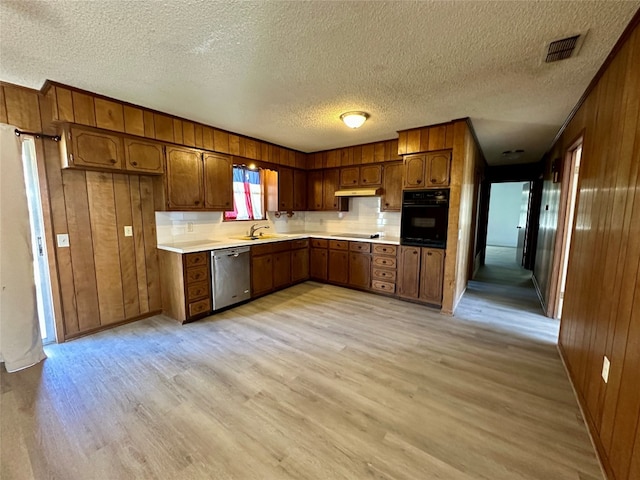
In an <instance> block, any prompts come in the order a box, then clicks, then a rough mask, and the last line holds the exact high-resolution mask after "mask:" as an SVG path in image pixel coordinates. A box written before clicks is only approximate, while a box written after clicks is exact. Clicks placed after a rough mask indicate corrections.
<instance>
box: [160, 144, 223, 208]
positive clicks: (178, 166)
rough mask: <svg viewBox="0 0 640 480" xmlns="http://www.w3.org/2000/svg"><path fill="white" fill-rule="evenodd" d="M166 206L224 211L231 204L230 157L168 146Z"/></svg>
mask: <svg viewBox="0 0 640 480" xmlns="http://www.w3.org/2000/svg"><path fill="white" fill-rule="evenodd" d="M166 152H167V174H166V176H165V185H166V206H167V209H168V210H178V211H184V210H205V211H227V210H231V209H232V208H233V161H232V159H231V157H230V156H227V155H220V154H217V153H209V152H203V151H201V150H197V149H194V148H185V147H175V146H168V147H167V148H166Z"/></svg>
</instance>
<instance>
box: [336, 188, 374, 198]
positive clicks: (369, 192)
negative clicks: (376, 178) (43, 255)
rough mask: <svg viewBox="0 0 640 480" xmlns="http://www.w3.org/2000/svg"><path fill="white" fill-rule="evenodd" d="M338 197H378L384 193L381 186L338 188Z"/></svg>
mask: <svg viewBox="0 0 640 480" xmlns="http://www.w3.org/2000/svg"><path fill="white" fill-rule="evenodd" d="M335 195H336V197H377V196H380V195H382V189H381V188H351V189H349V190H347V189H345V190H338V191H337V192H336V194H335Z"/></svg>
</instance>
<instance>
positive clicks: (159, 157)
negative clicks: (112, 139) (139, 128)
mask: <svg viewBox="0 0 640 480" xmlns="http://www.w3.org/2000/svg"><path fill="white" fill-rule="evenodd" d="M124 158H125V162H126V169H127V170H132V171H137V172H140V173H156V174H162V173H163V172H164V146H163V145H162V144H161V143H158V142H149V141H147V140H139V139H137V138H129V137H125V139H124Z"/></svg>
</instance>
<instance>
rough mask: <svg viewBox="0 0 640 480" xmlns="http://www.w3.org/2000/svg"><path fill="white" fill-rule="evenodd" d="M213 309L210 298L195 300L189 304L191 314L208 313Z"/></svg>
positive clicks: (192, 315) (191, 315) (193, 315)
mask: <svg viewBox="0 0 640 480" xmlns="http://www.w3.org/2000/svg"><path fill="white" fill-rule="evenodd" d="M209 311H211V302H210V299H209V298H206V299H204V300H200V301H199V302H193V303H190V304H189V316H190V317H195V316H196V315H199V314H201V313H207V312H209Z"/></svg>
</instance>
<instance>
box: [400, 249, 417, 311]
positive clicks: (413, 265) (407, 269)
mask: <svg viewBox="0 0 640 480" xmlns="http://www.w3.org/2000/svg"><path fill="white" fill-rule="evenodd" d="M398 295H400V296H401V297H406V298H418V297H419V296H420V247H400V263H399V265H398Z"/></svg>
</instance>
